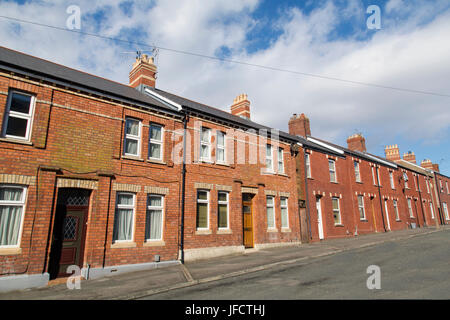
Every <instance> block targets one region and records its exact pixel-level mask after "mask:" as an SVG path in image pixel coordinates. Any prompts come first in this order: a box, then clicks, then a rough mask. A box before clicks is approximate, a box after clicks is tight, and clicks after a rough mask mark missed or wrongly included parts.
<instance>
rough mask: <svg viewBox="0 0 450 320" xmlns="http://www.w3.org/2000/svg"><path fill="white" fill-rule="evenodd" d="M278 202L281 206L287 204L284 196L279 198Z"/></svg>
mask: <svg viewBox="0 0 450 320" xmlns="http://www.w3.org/2000/svg"><path fill="white" fill-rule="evenodd" d="M280 204H281V205H282V206H287V199H286V198H281V199H280Z"/></svg>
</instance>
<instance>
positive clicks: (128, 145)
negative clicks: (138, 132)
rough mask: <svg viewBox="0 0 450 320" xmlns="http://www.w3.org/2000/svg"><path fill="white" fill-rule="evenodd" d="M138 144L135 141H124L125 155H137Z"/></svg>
mask: <svg viewBox="0 0 450 320" xmlns="http://www.w3.org/2000/svg"><path fill="white" fill-rule="evenodd" d="M137 149H138V142H137V141H136V140H131V139H126V140H125V153H128V154H134V155H137Z"/></svg>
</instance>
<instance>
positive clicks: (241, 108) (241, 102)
mask: <svg viewBox="0 0 450 320" xmlns="http://www.w3.org/2000/svg"><path fill="white" fill-rule="evenodd" d="M231 114H233V115H235V116H239V117H242V118H245V119H249V120H250V101H248V98H247V95H246V94H240V95H238V96H237V97H236V98H234V101H233V104H232V105H231Z"/></svg>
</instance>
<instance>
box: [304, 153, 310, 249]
mask: <svg viewBox="0 0 450 320" xmlns="http://www.w3.org/2000/svg"><path fill="white" fill-rule="evenodd" d="M303 172H304V173H305V198H306V223H307V224H308V231H309V234H308V237H309V239H310V240H312V233H311V219H310V212H309V209H310V208H309V195H308V177H307V173H306V151H305V150H304V151H303Z"/></svg>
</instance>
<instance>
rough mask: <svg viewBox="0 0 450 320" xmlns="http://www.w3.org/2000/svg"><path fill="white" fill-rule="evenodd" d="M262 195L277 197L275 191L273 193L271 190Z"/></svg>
mask: <svg viewBox="0 0 450 320" xmlns="http://www.w3.org/2000/svg"><path fill="white" fill-rule="evenodd" d="M264 194H265V195H266V196H276V195H277V192H276V191H273V190H264Z"/></svg>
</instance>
